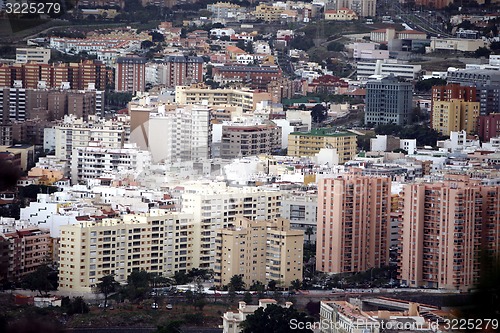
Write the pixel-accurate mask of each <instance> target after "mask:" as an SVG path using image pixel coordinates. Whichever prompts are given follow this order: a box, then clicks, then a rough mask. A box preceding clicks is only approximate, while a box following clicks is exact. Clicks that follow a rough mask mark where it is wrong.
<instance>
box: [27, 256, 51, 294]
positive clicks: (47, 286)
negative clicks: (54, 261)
mask: <svg viewBox="0 0 500 333" xmlns="http://www.w3.org/2000/svg"><path fill="white" fill-rule="evenodd" d="M51 272H52V269H51V268H50V267H49V266H47V265H45V264H44V265H41V266H39V267H38V268H37V269H36V271H34V272H33V273H30V274H29V275H27V276H26V278H25V279H24V281H23V282H24V285H26V287H27V288H28V289H30V290H32V291H34V290H36V291H38V293H39V294H40V296H42V295H47V293H48V292H49V290H53V289H54V285H53V284H52V283H51V281H50V279H49V275H50V273H51Z"/></svg>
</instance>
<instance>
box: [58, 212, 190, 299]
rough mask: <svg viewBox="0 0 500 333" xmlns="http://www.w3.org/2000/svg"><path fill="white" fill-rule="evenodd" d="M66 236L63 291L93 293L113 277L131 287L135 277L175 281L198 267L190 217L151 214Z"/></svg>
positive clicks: (99, 223) (83, 226) (87, 226)
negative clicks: (132, 275) (153, 275)
mask: <svg viewBox="0 0 500 333" xmlns="http://www.w3.org/2000/svg"><path fill="white" fill-rule="evenodd" d="M60 230H61V234H60V246H59V257H60V263H59V290H64V291H74V292H90V291H92V288H93V287H95V285H96V284H97V283H98V282H99V278H101V277H103V276H105V275H108V274H114V275H115V280H116V281H118V282H126V281H127V276H128V275H130V273H131V272H133V271H138V270H146V271H148V272H151V273H157V274H159V275H163V276H172V275H173V274H175V273H176V272H178V271H184V272H186V271H187V270H189V269H190V268H191V267H192V266H191V265H190V258H191V256H192V243H193V220H192V216H191V215H189V214H183V213H176V212H168V211H164V210H151V211H150V212H149V213H147V214H134V215H124V216H122V217H121V218H110V219H108V218H105V219H102V220H96V221H90V220H89V221H81V222H80V223H79V224H75V225H64V226H61V228H60Z"/></svg>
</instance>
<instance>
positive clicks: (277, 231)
mask: <svg viewBox="0 0 500 333" xmlns="http://www.w3.org/2000/svg"><path fill="white" fill-rule="evenodd" d="M215 242H216V244H217V247H216V255H215V266H214V272H215V278H214V282H215V283H216V284H218V285H220V286H223V285H227V284H229V283H230V282H231V278H232V277H233V276H234V275H240V276H241V277H242V280H243V282H244V283H245V285H246V286H247V287H249V286H251V285H252V284H254V283H255V282H260V283H262V284H263V285H267V284H268V283H269V282H270V281H272V280H274V281H276V282H277V285H278V286H282V287H285V288H286V287H288V286H290V285H291V283H292V281H294V280H302V266H303V265H302V260H303V246H304V232H303V231H301V230H292V229H291V228H290V221H288V220H286V219H283V218H276V219H274V220H268V221H264V220H256V221H252V220H249V219H246V218H242V217H237V219H236V220H235V221H234V222H233V225H232V226H231V227H228V228H224V229H221V230H219V231H218V233H217V238H216V240H215Z"/></svg>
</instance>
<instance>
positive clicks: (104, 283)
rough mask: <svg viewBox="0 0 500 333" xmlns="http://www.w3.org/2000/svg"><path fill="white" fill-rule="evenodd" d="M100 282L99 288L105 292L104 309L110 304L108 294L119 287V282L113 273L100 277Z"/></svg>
mask: <svg viewBox="0 0 500 333" xmlns="http://www.w3.org/2000/svg"><path fill="white" fill-rule="evenodd" d="M99 281H100V282H99V283H98V284H97V288H98V290H99V292H101V293H103V294H104V309H106V307H107V306H108V295H109V294H110V293H112V292H114V291H115V290H116V289H117V287H118V285H119V284H118V282H116V280H115V276H114V275H113V274H109V275H104V276H103V277H102V278H100V279H99Z"/></svg>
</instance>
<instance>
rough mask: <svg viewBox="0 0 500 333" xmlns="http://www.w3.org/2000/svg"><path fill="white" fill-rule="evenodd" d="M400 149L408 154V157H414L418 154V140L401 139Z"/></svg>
mask: <svg viewBox="0 0 500 333" xmlns="http://www.w3.org/2000/svg"><path fill="white" fill-rule="evenodd" d="M399 148H401V149H404V150H406V151H407V152H408V155H413V154H415V153H416V152H417V139H401V140H400V141H399Z"/></svg>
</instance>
